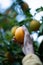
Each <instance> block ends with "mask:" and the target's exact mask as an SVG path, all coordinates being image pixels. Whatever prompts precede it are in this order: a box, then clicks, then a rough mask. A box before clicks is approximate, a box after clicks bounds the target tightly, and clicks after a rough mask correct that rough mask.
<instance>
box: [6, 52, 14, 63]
mask: <svg viewBox="0 0 43 65" xmlns="http://www.w3.org/2000/svg"><path fill="white" fill-rule="evenodd" d="M5 57H6V58H7V59H8V61H9V62H14V58H13V56H12V54H11V53H10V52H6V53H5Z"/></svg>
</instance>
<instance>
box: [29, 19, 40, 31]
mask: <svg viewBox="0 0 43 65" xmlns="http://www.w3.org/2000/svg"><path fill="white" fill-rule="evenodd" d="M39 27H40V22H39V21H37V20H32V21H31V22H30V30H31V31H38V30H39Z"/></svg>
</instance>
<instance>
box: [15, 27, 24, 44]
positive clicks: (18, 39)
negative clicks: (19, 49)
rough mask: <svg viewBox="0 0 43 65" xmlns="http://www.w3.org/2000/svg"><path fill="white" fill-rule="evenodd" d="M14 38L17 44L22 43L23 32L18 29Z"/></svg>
mask: <svg viewBox="0 0 43 65" xmlns="http://www.w3.org/2000/svg"><path fill="white" fill-rule="evenodd" d="M15 38H16V40H17V41H18V42H21V43H22V42H23V40H24V31H23V29H22V27H19V28H17V29H16V31H15Z"/></svg>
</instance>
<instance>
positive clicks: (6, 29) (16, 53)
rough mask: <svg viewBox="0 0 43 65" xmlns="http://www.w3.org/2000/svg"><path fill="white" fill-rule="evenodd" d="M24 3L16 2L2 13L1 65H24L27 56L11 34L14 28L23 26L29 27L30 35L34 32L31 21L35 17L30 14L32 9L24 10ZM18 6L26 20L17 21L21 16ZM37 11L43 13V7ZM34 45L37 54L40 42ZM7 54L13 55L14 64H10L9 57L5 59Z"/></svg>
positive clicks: (41, 30) (0, 19)
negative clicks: (18, 16) (31, 29)
mask: <svg viewBox="0 0 43 65" xmlns="http://www.w3.org/2000/svg"><path fill="white" fill-rule="evenodd" d="M22 3H23V1H22V0H16V2H14V3H13V4H12V6H11V7H10V8H9V9H8V10H6V11H5V12H4V13H3V14H2V13H0V65H22V59H23V57H24V56H25V55H24V54H23V52H22V48H21V46H20V45H18V43H16V42H14V39H13V36H12V34H11V28H12V27H13V26H22V25H25V26H26V27H27V29H28V31H29V32H30V34H31V33H32V32H33V31H30V29H29V24H30V21H31V20H33V15H32V14H31V13H30V10H31V9H30V8H28V9H27V10H26V11H25V10H23V9H22V7H21V4H22ZM16 5H19V6H20V9H19V7H17V8H18V9H19V10H20V14H23V15H25V19H24V20H22V21H20V22H18V21H17V20H16V17H17V15H19V13H18V11H16V9H15V8H16ZM36 11H37V12H40V11H43V7H41V8H38V9H36ZM22 12H23V13H22ZM41 18H42V19H41V21H42V23H41V26H40V28H39V33H38V36H41V35H43V17H41ZM33 43H34V49H35V53H36V54H37V53H38V48H39V47H38V42H36V41H35V42H34V41H33ZM7 52H9V53H10V54H11V55H12V58H13V60H14V62H10V61H9V60H8V59H7V57H5V54H6V53H7ZM42 57H43V56H42ZM12 58H11V59H12Z"/></svg>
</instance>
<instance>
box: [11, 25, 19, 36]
mask: <svg viewBox="0 0 43 65" xmlns="http://www.w3.org/2000/svg"><path fill="white" fill-rule="evenodd" d="M18 27H19V26H14V27H12V29H11V33H12V35H13V36H15V31H16V29H17V28H18Z"/></svg>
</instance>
